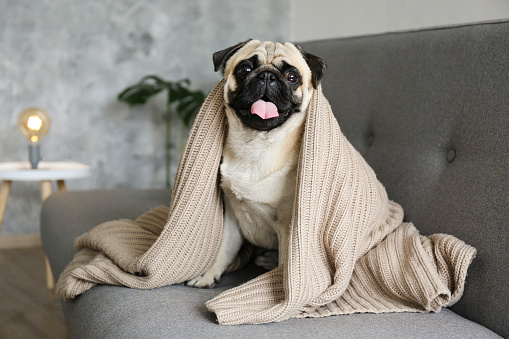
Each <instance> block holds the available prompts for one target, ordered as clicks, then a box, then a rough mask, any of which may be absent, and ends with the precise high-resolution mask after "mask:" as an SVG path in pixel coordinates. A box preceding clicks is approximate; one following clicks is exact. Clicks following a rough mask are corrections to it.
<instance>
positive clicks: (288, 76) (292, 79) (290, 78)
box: [285, 72, 299, 84]
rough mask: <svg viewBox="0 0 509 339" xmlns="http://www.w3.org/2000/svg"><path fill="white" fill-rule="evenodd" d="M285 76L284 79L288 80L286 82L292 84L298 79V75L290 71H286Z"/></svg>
mask: <svg viewBox="0 0 509 339" xmlns="http://www.w3.org/2000/svg"><path fill="white" fill-rule="evenodd" d="M285 77H286V80H288V82H291V83H292V84H294V83H296V82H297V81H299V77H298V76H297V75H296V74H295V73H292V72H288V73H286V74H285Z"/></svg>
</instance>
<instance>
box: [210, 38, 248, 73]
mask: <svg viewBox="0 0 509 339" xmlns="http://www.w3.org/2000/svg"><path fill="white" fill-rule="evenodd" d="M251 40H253V39H248V40H246V41H243V42H239V43H238V44H236V45H234V46H231V47H228V48H225V49H223V50H221V51H219V52H216V53H214V54H213V55H212V61H213V62H214V72H217V71H219V70H220V69H221V68H224V66H225V65H226V62H227V61H228V59H230V58H231V56H232V55H234V54H235V53H236V52H237V51H238V50H239V49H241V48H242V47H243V46H244V45H245V44H247V43H248V42H249V41H251Z"/></svg>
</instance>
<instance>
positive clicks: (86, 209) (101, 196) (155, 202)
mask: <svg viewBox="0 0 509 339" xmlns="http://www.w3.org/2000/svg"><path fill="white" fill-rule="evenodd" d="M170 196H171V193H170V191H169V190H166V189H154V190H135V189H117V190H91V191H74V192H58V193H55V194H52V195H51V196H50V197H49V198H48V199H47V200H46V201H45V202H44V204H43V206H42V212H41V240H42V244H43V247H44V250H45V252H46V255H47V256H48V259H49V261H50V263H51V269H52V271H53V276H54V277H55V278H57V277H58V276H59V275H60V273H61V272H62V271H63V270H64V268H65V267H66V266H67V264H68V263H69V262H70V261H71V259H72V258H73V257H74V254H75V253H76V250H75V248H74V239H75V238H76V237H77V236H79V235H81V234H83V233H85V232H87V231H89V230H90V229H92V228H93V227H95V226H97V225H99V224H101V223H103V222H106V221H110V220H116V219H136V218H137V217H139V216H140V215H141V214H143V213H144V212H146V211H148V210H149V209H151V208H154V207H156V206H160V205H168V204H169V201H170ZM105 206H107V208H105Z"/></svg>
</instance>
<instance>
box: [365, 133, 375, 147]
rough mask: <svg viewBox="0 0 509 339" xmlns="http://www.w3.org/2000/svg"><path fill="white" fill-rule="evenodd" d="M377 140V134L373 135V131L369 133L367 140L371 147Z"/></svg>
mask: <svg viewBox="0 0 509 339" xmlns="http://www.w3.org/2000/svg"><path fill="white" fill-rule="evenodd" d="M374 140H375V136H374V135H373V133H370V134H369V135H368V139H367V142H368V147H371V146H373V142H374Z"/></svg>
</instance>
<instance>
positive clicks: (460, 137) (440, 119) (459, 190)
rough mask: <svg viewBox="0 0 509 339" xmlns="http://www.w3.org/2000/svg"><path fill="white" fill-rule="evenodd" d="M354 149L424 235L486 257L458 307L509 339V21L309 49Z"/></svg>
mask: <svg viewBox="0 0 509 339" xmlns="http://www.w3.org/2000/svg"><path fill="white" fill-rule="evenodd" d="M302 47H303V48H304V49H305V50H306V51H309V52H310V53H313V54H316V55H319V56H320V57H322V58H324V59H325V60H326V61H327V65H328V68H327V71H326V72H325V77H324V79H323V91H324V94H325V96H326V97H327V98H328V99H329V101H330V104H331V106H332V109H333V112H334V113H335V115H336V117H337V119H338V121H339V125H340V126H341V128H342V130H343V132H344V133H345V135H346V137H347V138H348V139H349V140H350V142H351V143H352V144H353V145H354V146H355V147H356V148H357V149H358V150H359V151H360V152H361V153H362V154H363V155H364V157H365V159H366V161H367V162H368V163H369V164H370V165H371V167H372V168H373V169H374V170H375V172H376V173H377V176H378V178H379V180H380V181H381V182H382V183H383V184H384V185H385V187H386V189H387V193H388V194H389V198H391V199H392V200H394V201H396V202H398V203H399V204H401V205H402V206H403V208H404V210H405V220H407V221H411V222H413V223H414V224H415V226H416V227H417V229H418V230H419V231H420V232H421V233H422V234H424V235H430V234H433V233H448V234H452V235H454V236H456V237H458V238H459V239H461V240H463V241H465V242H466V243H468V244H470V245H472V246H474V247H475V248H477V251H478V252H477V258H476V259H474V261H473V262H472V265H471V267H470V268H469V272H468V274H469V275H468V277H467V280H466V284H465V293H464V295H463V297H462V299H461V300H460V301H459V302H458V303H457V304H456V305H454V306H453V307H452V309H453V310H454V311H455V312H457V313H458V314H461V315H462V316H464V317H467V318H468V319H471V320H474V321H475V322H478V323H481V324H483V325H485V326H487V327H489V328H491V329H494V330H495V331H496V332H497V333H500V334H502V335H503V336H505V337H507V336H509V326H507V324H508V323H509V313H508V312H507V309H508V308H509V298H507V297H504V296H507V295H509V284H508V283H507V279H508V278H509V265H507V263H508V262H509V251H508V246H507V241H508V239H509V228H508V227H507V225H508V221H507V220H508V219H509V208H508V204H509V177H508V174H507V171H508V168H509V147H508V145H509V132H508V131H509V81H508V74H509V53H508V51H509V21H501V22H489V23H480V24H471V25H464V26H459V27H443V28H434V29H424V30H419V31H410V32H396V33H388V34H381V35H373V36H363V37H354V38H346V39H337V40H325V41H313V42H308V43H305V44H302Z"/></svg>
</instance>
